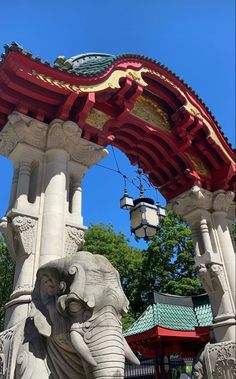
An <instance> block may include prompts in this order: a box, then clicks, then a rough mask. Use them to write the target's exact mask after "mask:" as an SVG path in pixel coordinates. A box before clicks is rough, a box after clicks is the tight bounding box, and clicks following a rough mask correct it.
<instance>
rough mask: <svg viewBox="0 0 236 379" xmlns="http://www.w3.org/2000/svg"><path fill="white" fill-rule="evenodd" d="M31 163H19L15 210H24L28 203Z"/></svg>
mask: <svg viewBox="0 0 236 379" xmlns="http://www.w3.org/2000/svg"><path fill="white" fill-rule="evenodd" d="M31 163H32V162H31V161H30V160H29V159H24V160H22V161H21V162H20V168H19V178H18V184H17V192H16V208H24V207H25V205H26V204H27V203H28V194H29V185H30V174H31Z"/></svg>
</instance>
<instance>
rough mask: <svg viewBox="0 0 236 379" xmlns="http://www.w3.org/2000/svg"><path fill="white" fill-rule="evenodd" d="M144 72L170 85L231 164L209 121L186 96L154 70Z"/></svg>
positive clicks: (147, 69)
mask: <svg viewBox="0 0 236 379" xmlns="http://www.w3.org/2000/svg"><path fill="white" fill-rule="evenodd" d="M145 72H148V73H150V74H152V75H154V76H157V77H158V78H160V79H162V80H164V81H165V82H167V83H168V84H170V85H171V86H172V87H174V88H175V89H176V90H177V91H178V92H179V93H180V94H181V95H182V96H183V97H184V99H185V101H186V103H185V105H184V108H185V109H186V110H187V111H189V112H191V113H193V114H194V115H195V116H196V117H198V118H199V119H200V120H202V121H203V122H204V124H205V125H206V126H207V127H208V131H209V134H210V136H211V138H212V139H213V140H214V141H215V143H216V144H217V145H218V146H219V147H220V148H221V149H222V150H223V151H224V153H225V155H226V156H227V157H228V158H229V160H230V161H231V162H233V163H235V162H234V160H233V158H232V157H231V156H230V155H229V154H228V152H227V151H226V149H225V148H224V146H222V143H221V142H220V140H219V138H218V137H217V135H216V133H215V131H214V129H213V128H212V126H211V124H210V123H209V121H208V120H207V119H206V118H205V117H203V116H202V115H201V113H200V111H199V109H198V108H196V107H195V105H193V104H192V103H191V102H190V101H189V99H188V98H187V96H186V95H185V93H184V92H183V91H182V90H181V89H180V88H179V87H178V86H176V85H175V84H174V83H173V82H172V81H171V80H170V79H168V78H167V77H166V76H165V75H163V74H160V73H159V72H157V71H154V70H151V69H149V68H146V70H145Z"/></svg>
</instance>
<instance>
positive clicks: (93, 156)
mask: <svg viewBox="0 0 236 379" xmlns="http://www.w3.org/2000/svg"><path fill="white" fill-rule="evenodd" d="M81 134H82V130H81V129H80V128H79V127H78V125H77V124H76V123H74V122H72V121H65V122H63V121H61V120H54V121H52V123H51V124H50V129H49V133H48V142H47V148H48V149H51V148H63V149H64V150H66V151H67V152H68V153H69V154H70V157H71V160H73V161H75V162H77V163H81V164H83V165H85V166H87V167H90V166H91V165H93V164H95V163H96V162H97V161H98V160H100V159H101V158H102V157H104V156H106V155H107V151H106V150H104V149H103V148H102V147H101V146H98V145H96V144H94V143H92V142H89V141H86V140H84V139H83V138H81Z"/></svg>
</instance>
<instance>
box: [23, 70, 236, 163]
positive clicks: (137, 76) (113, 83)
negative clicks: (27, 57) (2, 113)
mask: <svg viewBox="0 0 236 379" xmlns="http://www.w3.org/2000/svg"><path fill="white" fill-rule="evenodd" d="M145 72H146V73H150V74H152V75H154V76H157V77H158V78H160V79H161V80H163V81H165V82H166V83H168V84H169V85H171V86H172V87H173V88H175V89H176V90H177V91H178V92H179V93H180V94H181V96H183V97H184V99H185V105H184V108H185V109H186V110H187V111H189V112H191V113H192V114H194V115H195V116H196V117H198V118H199V119H200V120H202V121H203V122H204V124H205V125H206V126H207V128H208V131H209V135H210V137H211V138H212V139H213V140H214V141H215V143H216V144H217V145H218V146H219V147H220V149H221V150H223V151H224V154H225V155H226V156H227V157H228V159H229V160H230V161H231V162H233V163H234V160H233V158H232V157H231V156H230V155H229V154H228V152H227V150H226V149H225V148H224V146H223V145H222V143H221V142H220V140H219V138H218V136H217V135H216V133H215V131H214V129H213V128H212V126H211V124H210V123H209V121H208V120H207V118H206V117H204V116H202V114H201V113H200V111H199V109H198V108H196V107H195V106H194V105H193V104H192V103H191V102H190V100H189V99H188V98H187V96H186V94H185V93H184V92H183V91H182V90H181V89H180V88H179V87H178V86H177V85H175V84H174V83H173V82H172V81H171V80H170V79H168V78H167V77H166V76H165V75H163V74H160V73H159V72H157V71H155V70H152V69H149V68H147V67H142V68H141V69H139V70H137V71H136V70H132V69H127V70H124V71H123V70H115V71H113V72H112V73H111V75H110V76H109V77H108V78H107V79H105V80H104V81H103V82H101V83H98V84H93V85H89V86H82V85H81V86H76V85H74V84H71V83H67V82H64V81H60V80H56V79H53V78H51V77H50V76H47V75H45V74H42V73H38V72H36V71H34V70H33V71H32V73H29V75H31V76H34V77H36V78H38V79H40V80H42V81H44V82H46V83H49V84H51V85H54V86H57V87H59V88H63V89H67V90H69V91H71V92H74V93H76V94H79V93H81V92H85V93H88V92H99V91H102V90H105V89H107V88H112V89H115V88H120V83H119V82H120V79H121V78H124V77H130V78H132V79H133V80H135V81H136V82H138V83H139V84H141V85H143V86H147V83H146V82H145V80H144V79H143V78H142V74H143V73H145ZM137 106H138V104H137ZM147 107H148V106H146V108H147ZM157 107H158V106H157ZM151 108H153V106H152V105H151V106H150V109H151ZM134 112H138V113H142V112H141V111H140V110H138V111H137V110H135V109H134ZM145 112H146V111H143V113H145ZM151 113H153V111H152V112H151ZM155 113H156V112H155ZM157 113H158V112H157ZM159 115H160V112H159ZM144 117H146V116H141V117H140V118H143V119H145V118H144ZM150 117H151V118H152V116H150ZM160 118H162V119H163V120H164V119H165V117H164V116H163V115H162V116H160V117H159V119H160ZM146 121H147V120H146ZM154 121H155V120H153V121H152V123H153V124H154V125H155V126H157V120H156V121H155V122H154ZM148 122H149V121H148ZM161 125H162V126H160V125H159V123H158V127H165V128H166V130H168V127H167V123H166V121H165V122H163V123H161ZM163 125H165V126H163ZM168 126H169V123H168Z"/></svg>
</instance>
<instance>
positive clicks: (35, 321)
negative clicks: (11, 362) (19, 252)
mask: <svg viewBox="0 0 236 379" xmlns="http://www.w3.org/2000/svg"><path fill="white" fill-rule="evenodd" d="M128 304H129V302H128V300H127V298H126V296H125V294H124V292H123V290H122V287H121V284H120V279H119V274H118V272H117V271H116V270H115V269H114V267H113V266H112V265H111V263H110V262H109V261H108V260H107V259H106V258H105V257H103V256H100V255H94V254H91V253H89V252H84V251H81V252H79V253H77V254H76V255H73V256H68V257H66V258H62V259H59V260H55V261H52V262H49V263H47V264H46V265H44V266H42V267H41V268H40V269H39V270H38V273H37V279H36V284H35V288H34V291H33V294H32V309H31V314H30V317H29V318H28V319H27V320H26V322H25V324H24V327H23V329H22V330H23V332H22V338H21V342H20V343H19V344H18V345H19V348H18V353H17V357H16V364H15V368H14V379H39V378H40V379H96V378H99V379H103V378H104V379H105V378H106V379H112V378H124V364H125V358H126V359H127V360H128V361H129V362H131V363H133V364H139V361H138V359H137V358H136V356H135V355H134V354H133V352H132V350H131V349H130V347H129V346H128V344H127V342H126V340H125V339H124V338H123V335H122V325H121V318H122V315H123V314H124V313H125V312H127V310H128ZM18 340H19V337H18Z"/></svg>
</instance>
